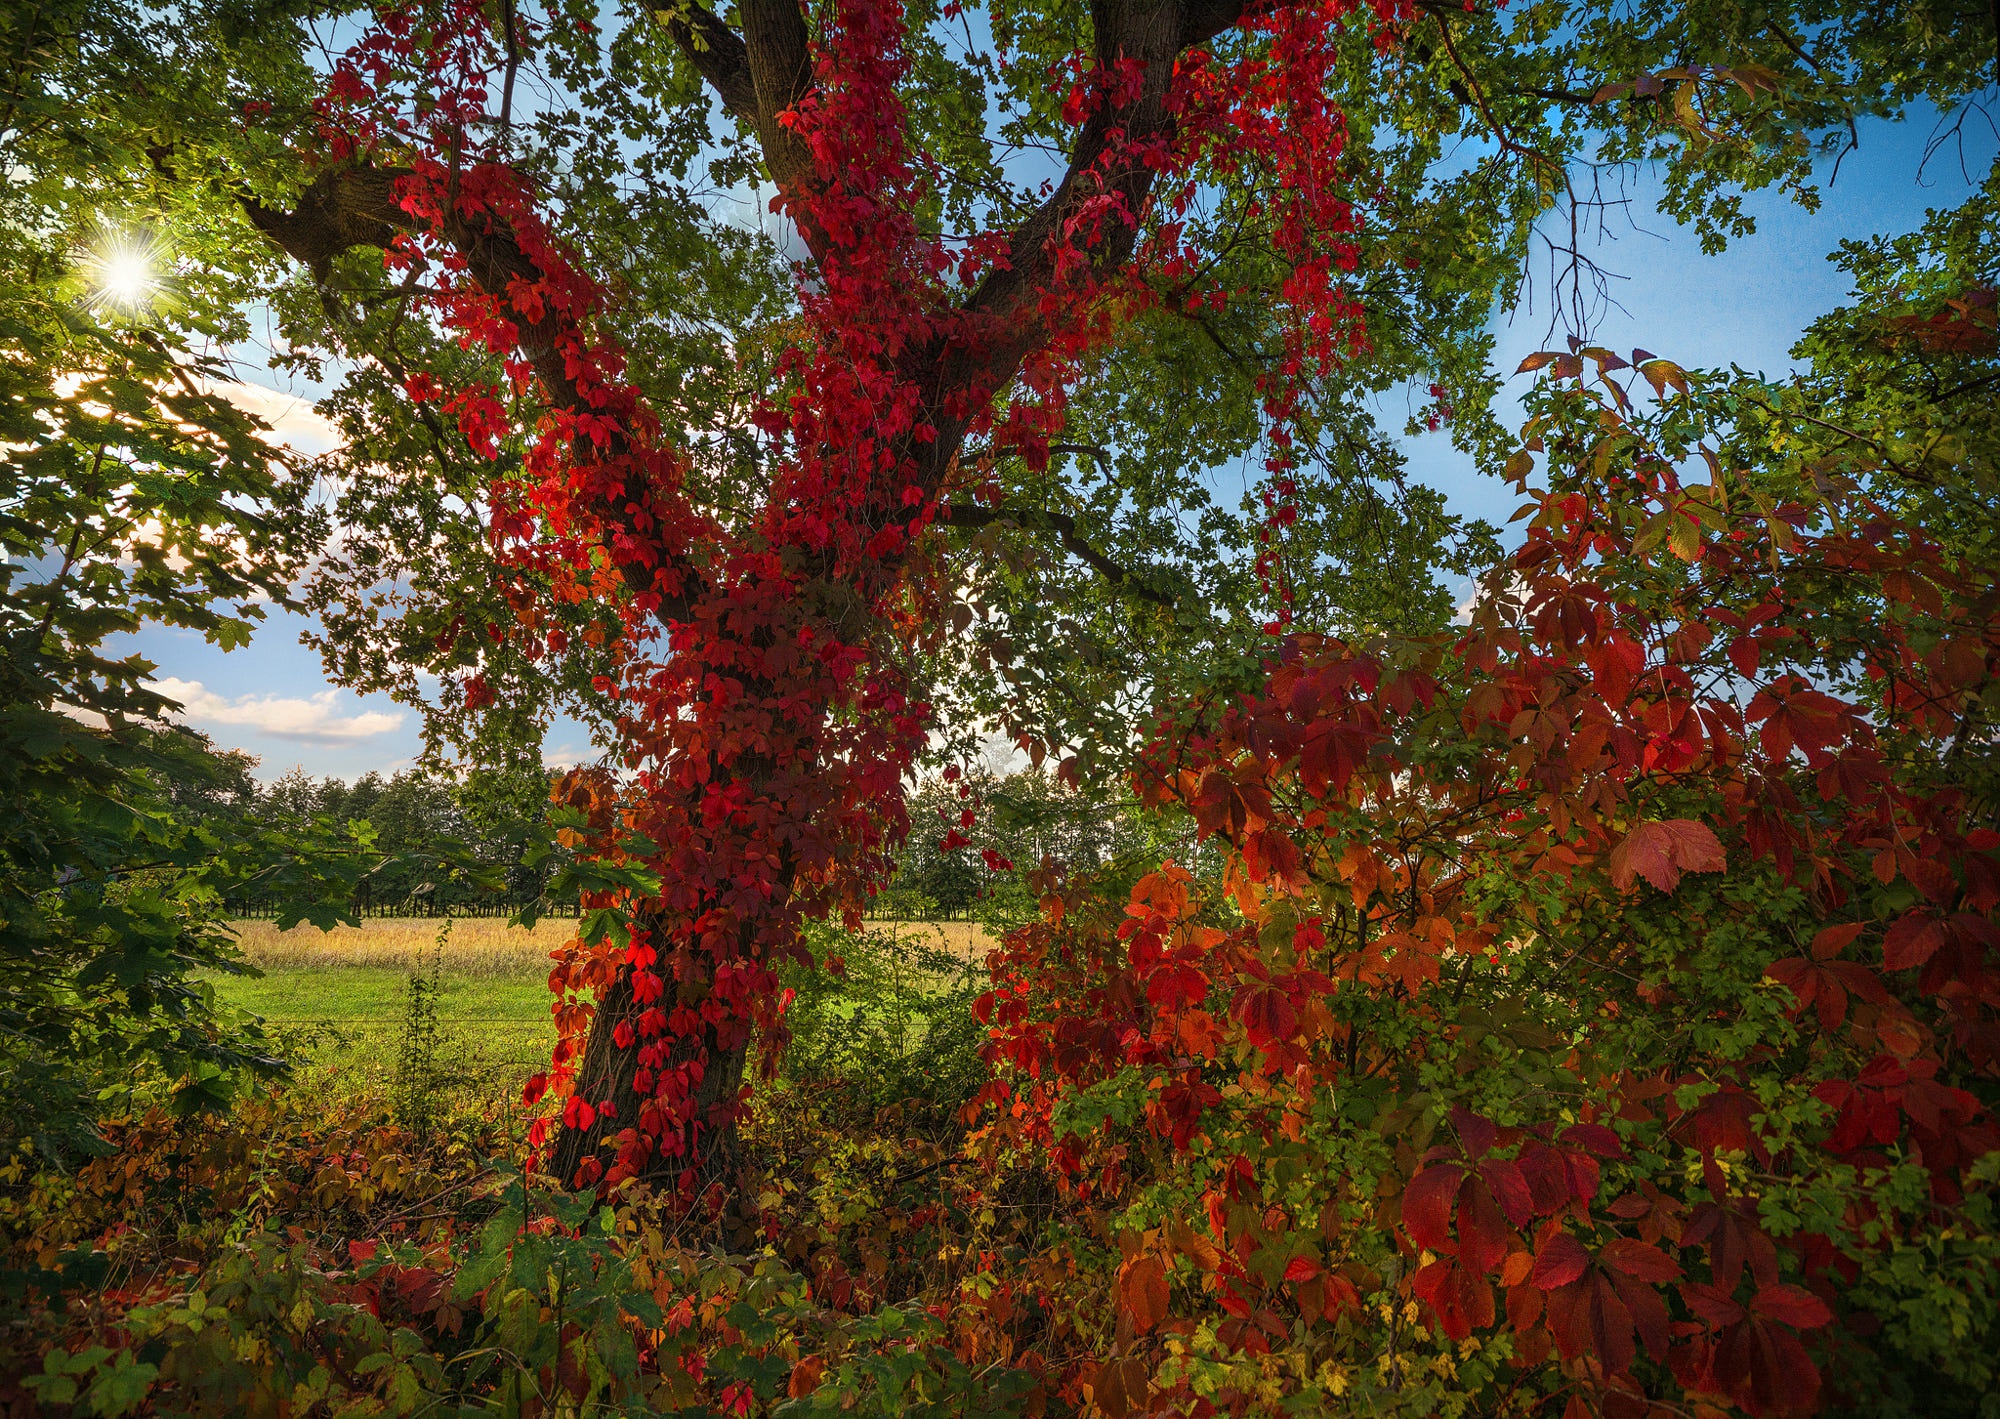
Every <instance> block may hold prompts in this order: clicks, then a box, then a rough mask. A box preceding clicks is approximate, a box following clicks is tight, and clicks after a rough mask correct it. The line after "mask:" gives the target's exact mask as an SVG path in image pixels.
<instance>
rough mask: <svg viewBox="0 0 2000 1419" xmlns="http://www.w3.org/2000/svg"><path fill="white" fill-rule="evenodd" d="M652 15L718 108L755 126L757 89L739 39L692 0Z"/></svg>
mask: <svg viewBox="0 0 2000 1419" xmlns="http://www.w3.org/2000/svg"><path fill="white" fill-rule="evenodd" d="M653 13H654V14H655V15H656V16H657V17H658V18H659V21H660V23H661V24H662V25H663V26H664V27H665V29H666V31H667V36H668V37H669V38H670V39H672V40H673V42H674V43H675V44H676V45H677V46H679V48H680V51H681V53H683V54H685V55H686V56H687V57H688V62H689V63H690V64H692V65H694V67H695V72H696V73H698V74H700V75H701V77H702V78H703V79H704V80H705V81H707V83H708V86H709V87H710V88H711V89H714V90H715V93H716V97H717V98H719V99H721V100H722V106H723V107H724V108H726V109H728V110H729V111H730V112H731V113H733V114H735V115H736V116H737V117H738V118H740V119H742V120H743V121H744V122H745V123H747V124H749V125H750V126H751V127H753V128H755V127H757V126H758V114H757V86H756V84H755V83H754V82H752V80H751V78H750V52H749V50H747V49H746V48H744V45H743V40H742V37H741V36H739V35H738V34H737V33H736V31H735V30H732V29H731V28H729V26H728V25H726V24H724V23H723V22H722V20H721V19H720V18H718V17H717V16H716V14H715V13H714V12H713V11H712V10H709V9H707V8H706V7H705V6H702V5H700V4H697V3H695V2H694V0H689V3H688V4H687V5H686V6H684V7H683V8H681V9H679V10H673V11H667V10H656V11H654V12H653Z"/></svg>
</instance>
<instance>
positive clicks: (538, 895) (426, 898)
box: [182, 754, 576, 917]
mask: <svg viewBox="0 0 2000 1419" xmlns="http://www.w3.org/2000/svg"><path fill="white" fill-rule="evenodd" d="M221 757H223V758H224V759H225V760H228V761H230V773H229V774H228V775H227V778H226V780H225V782H224V783H223V784H222V785H220V786H215V787H207V786H204V787H203V788H202V789H201V790H200V791H199V795H198V798H197V799H195V800H194V801H184V802H183V804H182V806H183V807H185V808H187V809H188V810H190V811H191V812H194V813H196V814H200V815H204V816H205V815H210V814H234V813H251V814H257V815H259V816H260V817H262V818H263V819H265V820H266V821H294V822H301V823H303V822H308V821H313V820H318V821H320V822H323V823H331V824H333V825H336V826H338V827H341V828H345V829H354V828H358V827H359V826H360V825H361V824H363V823H366V824H367V825H368V827H369V828H370V829H372V830H373V833H374V848H375V850H376V851H377V852H379V853H380V855H381V863H380V865H379V866H378V867H376V868H375V869H374V870H373V871H372V872H370V873H369V874H368V875H367V876H366V877H365V878H364V879H363V880H362V882H361V884H360V886H359V888H358V889H357V891H356V893H355V897H354V902H353V909H354V910H355V911H356V912H357V913H359V914H361V915H364V916H441V915H444V914H446V913H453V914H458V915H466V916H479V915H500V914H505V913H510V912H513V911H516V910H519V909H520V908H521V907H522V906H524V905H526V904H528V903H530V902H536V901H542V902H543V903H544V908H545V909H546V910H551V911H557V912H561V911H574V910H575V909H576V903H575V901H574V899H573V898H572V899H571V900H569V901H566V902H564V901H554V900H548V893H549V880H550V878H551V876H552V875H553V874H554V873H555V871H556V870H557V868H558V867H559V866H560V865H561V860H562V856H563V854H562V851H561V849H560V848H555V849H553V850H551V851H549V852H547V853H546V854H544V855H542V856H541V857H540V858H539V860H533V861H531V857H533V854H531V851H530V849H531V848H532V846H533V845H534V844H535V843H537V842H538V841H541V840H543V838H544V837H545V831H546V829H545V825H546V820H547V815H548V809H549V788H550V775H549V774H548V773H547V772H546V771H544V770H540V769H536V768H527V767H522V768H514V769H475V770H472V771H471V772H469V773H467V774H465V775H464V776H463V777H457V778H453V777H447V776H445V775H442V774H437V773H426V772H424V771H421V770H416V769H404V770H401V771H399V772H397V773H394V774H391V775H390V776H388V777H387V778H384V777H383V776H382V775H381V774H379V773H367V774H363V775H362V776H361V777H360V778H358V779H356V780H354V781H353V782H352V783H348V782H346V781H344V780H341V779H338V778H331V777H328V778H317V779H316V778H314V777H312V776H311V775H310V774H308V773H306V772H305V771H304V770H303V769H296V768H295V769H293V770H291V771H290V772H289V773H286V774H284V775H283V776H282V777H280V778H278V779H276V780H274V781H272V782H270V783H267V784H260V783H258V782H257V781H256V779H255V778H254V777H253V776H252V774H251V770H252V768H253V767H254V761H253V760H251V759H250V758H249V757H248V756H247V755H239V754H224V755H222V756H221ZM454 863H456V864H458V867H457V869H455V868H454V866H453V864H454ZM467 863H470V864H473V865H475V866H476V867H477V868H479V869H482V870H481V871H480V872H479V873H478V874H477V875H478V876H480V877H483V878H484V879H486V880H485V881H483V882H479V881H473V880H469V877H470V876H471V875H472V874H469V873H467V872H466V871H464V870H462V869H463V867H464V865H465V864H467ZM229 907H230V910H231V912H232V914H234V915H238V916H250V917H255V916H268V915H273V914H275V912H276V904H275V902H273V901H270V900H267V899H264V898H261V897H259V896H257V895H255V894H254V892H253V893H251V894H246V895H244V896H242V897H239V898H233V899H232V900H231V901H230V903H229Z"/></svg>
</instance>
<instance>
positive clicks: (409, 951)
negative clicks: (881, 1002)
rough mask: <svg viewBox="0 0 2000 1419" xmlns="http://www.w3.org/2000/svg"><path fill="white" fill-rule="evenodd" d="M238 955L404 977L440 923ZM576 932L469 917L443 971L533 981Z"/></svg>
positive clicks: (954, 929) (265, 944) (962, 926)
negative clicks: (372, 970) (390, 972)
mask: <svg viewBox="0 0 2000 1419" xmlns="http://www.w3.org/2000/svg"><path fill="white" fill-rule="evenodd" d="M232 925H233V927H234V929H235V931H236V938H237V942H238V944H239V945H241V946H242V948H243V954H244V956H245V957H247V958H248V959H249V961H250V963H251V964H252V965H254V966H256V967H258V968H259V969H261V970H264V971H327V970H340V969H343V968H348V967H356V966H362V967H374V968H375V969H378V970H379V969H383V968H385V967H386V968H388V969H391V970H398V971H406V970H409V969H411V968H412V967H414V966H416V965H417V964H418V962H419V959H421V960H422V961H423V962H424V963H426V964H428V962H429V957H430V950H431V946H432V944H433V943H434V942H435V941H436V940H437V936H438V931H439V929H440V928H441V927H442V926H443V925H444V923H443V922H442V921H437V920H430V919H425V918H421V917H380V918H373V919H370V920H367V921H364V922H362V923H361V925H359V926H336V927H335V928H334V929H333V930H331V931H321V930H320V929H319V928H317V927H315V926H295V927H293V928H292V929H291V930H290V931H279V930H278V928H277V924H276V923H275V922H270V921H239V922H235V923H232ZM867 925H868V929H869V930H870V931H884V932H891V931H892V932H894V933H895V934H896V935H898V936H900V937H903V938H904V939H909V938H911V937H916V938H918V939H922V940H927V941H930V942H931V943H933V944H935V945H938V946H941V947H943V948H944V949H945V950H947V951H950V952H951V953H952V954H953V955H955V956H958V957H960V958H961V959H964V960H972V961H977V960H982V959H984V957H985V955H986V953H987V952H988V951H990V950H992V949H993V946H994V945H995V943H994V941H993V938H992V937H990V936H988V935H987V934H986V930H985V928H983V927H981V926H980V925H979V924H978V923H977V922H970V921H871V922H869V923H868V924H867ZM575 931H576V920H575V918H573V917H545V918H543V919H542V920H541V921H538V922H536V923H535V926H534V929H533V930H526V929H523V928H521V927H518V926H509V925H508V924H507V920H506V918H505V917H467V918H462V919H460V920H457V921H454V922H453V923H452V924H451V939H450V940H449V941H448V942H446V944H445V954H444V968H445V970H446V971H447V972H449V973H451V974H453V975H459V976H478V977H488V978H492V977H512V978H527V979H535V978H539V977H541V976H544V975H546V974H547V973H548V969H549V952H551V951H553V950H555V949H556V948H557V947H558V946H560V945H562V944H563V943H564V942H566V941H568V940H569V939H570V937H571V936H572V935H574V934H575Z"/></svg>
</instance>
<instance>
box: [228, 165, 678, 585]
mask: <svg viewBox="0 0 2000 1419" xmlns="http://www.w3.org/2000/svg"><path fill="white" fill-rule="evenodd" d="M400 176H401V174H400V173H398V172H396V171H395V170H394V169H391V168H383V167H378V166H376V165H375V164H373V163H370V162H366V161H362V162H356V163H346V164H342V165H340V166H337V167H328V168H323V169H321V170H320V172H319V173H318V174H317V175H316V176H315V177H314V178H313V181H312V184H311V185H310V186H309V187H307V188H306V190H305V191H304V192H303V193H301V194H300V197H299V201H298V205H297V206H296V207H294V208H293V209H292V210H291V211H289V212H285V211H281V210H279V209H277V208H275V207H270V206H267V205H266V204H265V203H263V202H261V201H259V200H258V199H256V198H254V197H251V196H249V195H247V194H245V195H243V196H242V197H241V198H240V201H241V203H242V207H243V210H244V213H245V215H247V216H248V217H249V219H250V222H251V225H253V226H255V227H256V228H257V230H259V231H260V232H262V233H263V234H264V235H265V236H266V237H268V238H269V239H270V241H271V242H272V244H273V245H275V246H276V247H277V248H278V249H279V250H280V251H283V252H284V253H285V254H286V255H288V256H291V257H292V258H294V259H295V260H298V261H300V262H302V263H304V264H305V265H306V266H307V267H308V268H309V269H310V270H311V271H312V272H313V275H314V277H315V278H316V279H318V280H319V281H321V282H322V283H324V281H325V280H326V277H327V275H328V273H329V270H330V268H331V266H332V262H333V259H334V258H335V257H336V256H339V255H340V254H341V253H342V252H344V251H347V250H349V249H351V248H354V247H375V248H383V247H387V246H388V245H389V243H390V242H392V241H393V240H394V239H395V238H396V236H397V235H398V234H399V233H401V232H404V231H414V230H416V228H417V223H416V222H415V220H414V219H413V218H412V217H411V216H410V215H409V214H408V213H407V212H405V211H404V210H403V208H402V204H401V203H400V202H399V201H398V199H397V194H396V182H397V179H398V178H399V177H400ZM442 235H443V237H444V239H445V240H446V241H447V242H448V243H450V245H451V246H452V247H453V249H454V250H456V251H457V252H458V254H459V255H460V256H461V257H463V258H464V259H465V264H466V272H467V274H468V275H469V276H471V278H472V280H473V282H474V284H475V285H477V286H478V287H479V289H480V290H482V291H484V292H485V293H486V294H487V295H489V296H492V297H494V298H496V299H498V300H500V301H502V302H505V301H506V299H507V293H508V290H509V288H510V286H511V285H512V283H513V282H514V281H515V280H516V279H519V280H522V281H526V282H535V281H539V280H540V279H541V274H542V273H541V269H540V268H539V267H538V266H536V264H535V262H534V260H533V258H531V257H530V256H529V255H528V254H527V253H526V252H525V251H523V250H522V249H521V246H520V243H519V242H518V241H517V240H516V239H515V237H514V233H513V232H512V231H511V230H509V229H508V227H507V225H506V223H505V222H503V221H502V220H500V219H499V218H498V217H492V216H488V217H486V218H484V219H483V220H481V221H480V222H477V223H474V222H472V221H470V220H468V219H466V218H465V217H463V216H461V215H459V214H458V213H457V212H456V211H452V210H450V209H447V212H446V216H445V219H444V223H443V231H442ZM515 324H516V328H517V329H518V331H519V337H518V341H517V348H518V349H519V351H520V354H521V357H522V358H523V359H524V360H526V361H527V362H528V365H529V367H530V368H531V369H532V370H533V371H534V374H535V380H536V383H537V384H539V385H540V386H541V391H542V397H543V398H544V399H545V400H547V401H548V403H549V404H551V405H553V406H554V407H556V408H561V409H568V410H572V411H574V412H577V413H586V412H589V411H591V410H594V409H596V408H597V407H598V406H599V401H598V400H596V399H594V398H592V391H590V390H587V389H585V388H584V387H583V386H582V385H580V384H579V383H578V382H577V378H576V376H575V374H574V373H573V372H572V371H571V369H570V362H569V357H568V355H567V354H566V353H565V351H564V349H563V348H562V344H561V340H560V337H561V335H562V333H563V323H562V320H561V319H560V317H558V316H557V315H555V314H553V313H550V314H548V315H544V316H543V317H542V319H540V320H538V321H526V320H522V319H520V317H519V314H518V312H517V313H515ZM620 437H621V436H620V435H619V434H617V433H614V435H613V438H614V444H613V446H612V448H611V449H610V450H609V452H610V453H611V454H612V455H613V456H614V457H615V456H616V455H617V454H618V453H620V452H622V447H621V446H620V445H619V444H618V443H617V440H618V439H619V438H620ZM635 491H636V490H635ZM600 511H601V512H602V513H604V514H605V515H606V516H607V519H608V520H609V521H610V522H611V523H612V524H613V525H622V524H624V523H625V522H626V521H627V520H628V519H627V518H626V516H625V514H624V510H623V509H622V508H618V507H613V506H610V505H607V506H605V507H603V508H601V509H600ZM649 545H650V547H651V551H652V552H653V554H654V555H655V556H656V557H658V558H659V562H658V565H664V566H667V567H670V568H672V569H673V570H674V571H675V572H677V573H678V574H679V577H680V580H681V584H682V586H683V587H684V588H686V590H684V591H683V593H682V595H681V596H680V597H677V598H673V599H672V602H671V603H670V604H668V605H667V606H665V607H664V608H663V611H662V614H663V615H668V616H671V615H674V614H676V612H677V610H681V609H685V605H686V604H689V598H690V596H691V595H692V593H693V588H694V587H696V586H697V585H699V582H700V574H699V572H698V570H697V569H696V568H695V567H694V566H693V564H692V563H691V562H689V561H688V559H687V549H686V548H680V547H672V548H669V547H663V546H658V545H653V544H649ZM654 565H655V564H652V563H648V562H646V561H644V560H643V559H641V560H625V561H621V563H620V570H621V572H622V573H623V575H624V577H625V579H626V582H627V584H628V585H630V586H632V587H633V589H634V590H638V591H653V590H657V587H656V586H655V583H654V575H653V573H654Z"/></svg>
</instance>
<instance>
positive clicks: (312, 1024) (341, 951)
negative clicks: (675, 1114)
mask: <svg viewBox="0 0 2000 1419" xmlns="http://www.w3.org/2000/svg"><path fill="white" fill-rule="evenodd" d="M446 926H447V923H446V922H445V921H441V920H437V919H433V918H417V917H411V918H394V917H391V918H379V919H371V920H364V921H363V922H361V923H360V924H359V925H358V926H338V927H335V928H334V929H333V930H331V931H321V930H319V929H318V928H317V927H313V926H310V925H301V926H295V927H293V928H291V929H290V930H288V931H280V930H278V928H277V925H276V923H274V922H271V921H236V922H232V923H231V929H232V930H234V931H235V932H236V936H237V944H238V945H239V947H240V948H241V949H242V952H243V957H244V960H245V961H246V962H247V963H248V964H250V965H251V966H254V967H255V968H256V969H257V970H258V971H260V972H261V973H262V974H261V975H258V976H218V977H216V978H215V981H214V984H215V988H216V993H217V994H218V996H220V997H221V998H222V1000H223V1001H224V1002H226V1003H227V1004H229V1005H231V1006H234V1007H236V1008H237V1009H240V1010H243V1011H245V1012H247V1013H249V1014H252V1015H256V1016H259V1017H261V1018H262V1019H264V1020H265V1021H266V1022H267V1024H268V1025H269V1026H270V1027H271V1028H272V1030H273V1031H274V1033H275V1035H276V1037H277V1039H278V1040H279V1042H280V1043H281V1045H282V1046H283V1047H284V1052H285V1053H286V1055H287V1056H288V1057H289V1058H291V1059H292V1060H293V1061H294V1063H295V1065H296V1066H297V1067H298V1068H299V1069H300V1070H301V1071H302V1072H305V1073H308V1074H311V1075H314V1076H317V1077H319V1078H321V1079H322V1080H323V1081H324V1080H327V1079H328V1078H329V1077H330V1078H331V1079H334V1080H340V1081H343V1082H345V1083H347V1084H350V1085H353V1086H356V1087H361V1088H368V1087H371V1086H374V1085H377V1084H382V1083H386V1082H387V1080H388V1079H389V1077H390V1076H392V1075H393V1074H394V1072H395V1070H396V1067H397V1061H398V1058H399V1055H400V1051H401V1049H402V1046H403V1040H404V1035H405V1032H406V1030H407V1028H408V1020H409V1006H410V999H411V981H412V978H413V977H419V978H423V979H428V978H429V976H430V974H431V972H432V969H433V966H434V965H435V967H436V970H437V979H438V985H439V989H438V992H437V995H436V998H435V1008H436V1031H437V1036H438V1041H439V1044H440V1046H441V1048H440V1051H439V1053H440V1056H441V1057H442V1058H445V1059H448V1060H450V1061H452V1066H451V1070H450V1074H451V1075H452V1076H453V1078H452V1079H451V1080H449V1081H447V1082H456V1083H460V1084H462V1085H465V1086H483V1087H485V1088H488V1089H491V1088H493V1087H495V1086H499V1087H501V1088H508V1087H511V1086H512V1085H513V1084H515V1083H517V1082H518V1081H519V1080H520V1079H522V1078H524V1077H525V1076H526V1075H528V1074H530V1073H532V1072H534V1070H536V1069H537V1068H539V1067H540V1066H541V1064H542V1063H544V1062H545V1061H546V1060H547V1058H548V1053H549V1048H550V1046H551V1045H552V1044H553V1043H554V1041H555V1029H554V1026H553V1025H552V1023H551V1022H550V1019H549V1000H550V997H549V990H548V981H547V978H548V970H549V953H550V952H552V951H554V950H556V949H557V948H558V947H560V946H561V945H563V944H564V943H565V942H566V941H568V940H569V939H570V937H571V936H572V934H573V933H574V932H575V929H576V922H575V920H574V919H573V918H569V917H544V918H543V919H542V920H540V921H538V922H537V923H536V924H535V925H534V926H533V927H531V928H529V927H521V926H512V925H509V924H508V922H507V921H506V919H505V918H501V917H468V918H458V919H453V920H451V921H450V922H449V930H448V931H447V930H445V928H446ZM867 929H868V931H869V932H870V933H872V934H875V935H877V936H881V935H887V936H890V937H893V938H895V939H896V940H899V941H902V942H905V943H909V944H921V945H925V946H932V947H939V948H942V949H944V950H946V951H948V952H950V953H951V954H952V955H953V956H955V957H958V958H959V959H962V960H978V959H981V958H983V956H984V955H985V953H986V951H987V950H989V949H990V947H991V938H990V937H988V936H987V934H986V933H985V931H984V930H983V929H982V928H981V927H980V926H979V925H977V924H976V923H972V922H890V921H883V922H870V923H868V926H867Z"/></svg>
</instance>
